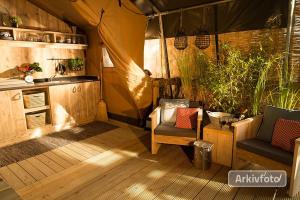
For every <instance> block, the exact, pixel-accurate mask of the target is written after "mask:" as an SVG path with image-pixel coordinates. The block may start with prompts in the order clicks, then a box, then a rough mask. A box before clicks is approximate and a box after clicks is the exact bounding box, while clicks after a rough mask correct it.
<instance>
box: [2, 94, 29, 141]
mask: <svg viewBox="0 0 300 200" xmlns="http://www.w3.org/2000/svg"><path fill="white" fill-rule="evenodd" d="M0 113H1V116H0V118H1V120H0V141H1V143H5V142H9V141H13V140H15V139H17V138H19V137H20V136H22V135H24V134H26V130H27V128H26V119H25V114H24V104H23V97H22V91H21V90H9V91H2V92H0Z"/></svg>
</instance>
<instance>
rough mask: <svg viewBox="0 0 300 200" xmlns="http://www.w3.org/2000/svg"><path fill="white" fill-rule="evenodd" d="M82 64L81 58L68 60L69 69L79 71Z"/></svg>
mask: <svg viewBox="0 0 300 200" xmlns="http://www.w3.org/2000/svg"><path fill="white" fill-rule="evenodd" d="M83 65H84V62H83V59H82V58H75V59H69V60H68V67H69V69H70V70H71V71H80V70H82V67H83Z"/></svg>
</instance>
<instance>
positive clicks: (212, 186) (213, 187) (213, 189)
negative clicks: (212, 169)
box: [194, 167, 228, 199]
mask: <svg viewBox="0 0 300 200" xmlns="http://www.w3.org/2000/svg"><path fill="white" fill-rule="evenodd" d="M227 176H228V168H226V167H222V169H221V170H220V171H219V172H218V173H217V175H216V176H215V177H214V178H213V179H211V180H210V181H209V183H208V184H207V185H206V186H205V187H204V188H203V189H202V190H201V192H199V193H198V195H197V196H196V197H195V198H194V199H214V198H215V197H216V195H217V193H218V192H219V191H220V190H221V189H222V187H223V186H224V184H225V180H226V179H227Z"/></svg>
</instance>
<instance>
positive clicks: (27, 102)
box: [23, 92, 45, 108]
mask: <svg viewBox="0 0 300 200" xmlns="http://www.w3.org/2000/svg"><path fill="white" fill-rule="evenodd" d="M23 98H24V106H25V108H36V107H40V106H44V105H45V92H39V93H29V94H24V95H23Z"/></svg>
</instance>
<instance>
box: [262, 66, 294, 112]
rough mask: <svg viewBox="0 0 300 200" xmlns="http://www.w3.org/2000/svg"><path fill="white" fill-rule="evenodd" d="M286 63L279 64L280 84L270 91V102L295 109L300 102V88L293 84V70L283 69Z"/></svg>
mask: <svg viewBox="0 0 300 200" xmlns="http://www.w3.org/2000/svg"><path fill="white" fill-rule="evenodd" d="M283 68H284V65H278V67H277V73H278V80H277V81H278V86H277V87H276V88H275V89H273V90H271V91H270V92H269V96H268V97H269V99H270V103H271V104H272V105H273V106H276V107H279V108H285V109H289V110H293V109H295V108H296V106H297V105H298V104H299V103H300V89H299V87H298V88H297V87H295V86H293V82H292V78H293V77H292V74H293V73H292V72H291V71H285V72H284V70H283Z"/></svg>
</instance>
